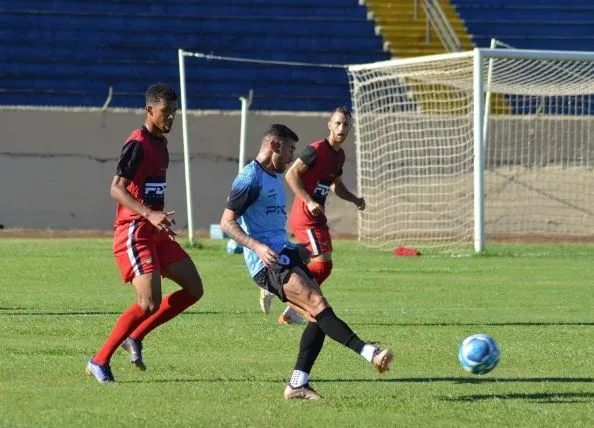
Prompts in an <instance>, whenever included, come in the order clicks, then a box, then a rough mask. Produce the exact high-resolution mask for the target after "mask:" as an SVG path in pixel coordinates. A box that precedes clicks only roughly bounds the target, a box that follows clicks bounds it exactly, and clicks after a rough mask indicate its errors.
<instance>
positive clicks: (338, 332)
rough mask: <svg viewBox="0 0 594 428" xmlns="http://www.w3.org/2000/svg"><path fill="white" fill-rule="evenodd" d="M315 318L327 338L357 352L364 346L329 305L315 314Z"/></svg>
mask: <svg viewBox="0 0 594 428" xmlns="http://www.w3.org/2000/svg"><path fill="white" fill-rule="evenodd" d="M315 318H316V321H317V322H318V326H320V328H321V329H322V331H323V332H324V333H325V334H326V335H327V336H328V337H329V338H331V339H333V340H336V341H337V342H338V343H342V344H343V345H344V346H347V347H349V348H351V349H352V350H353V351H355V352H356V353H357V354H360V353H361V351H362V350H363V346H365V342H363V341H362V340H361V339H359V337H358V336H357V335H356V334H355V333H354V332H353V330H351V328H350V327H349V326H348V325H346V323H345V322H344V321H343V320H341V319H340V318H338V317H337V316H336V314H335V313H334V311H333V310H332V308H331V307H330V306H328V307H327V308H326V309H324V310H323V311H322V312H320V313H319V314H318V315H316V317H315Z"/></svg>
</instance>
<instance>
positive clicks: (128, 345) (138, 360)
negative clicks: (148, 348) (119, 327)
mask: <svg viewBox="0 0 594 428" xmlns="http://www.w3.org/2000/svg"><path fill="white" fill-rule="evenodd" d="M122 348H124V349H125V350H126V352H128V355H130V362H131V363H132V364H134V365H135V366H136V367H138V368H139V369H140V370H142V371H145V370H146V366H145V365H144V362H143V361H142V342H139V341H137V340H134V339H132V338H131V337H128V338H127V339H126V340H124V343H122Z"/></svg>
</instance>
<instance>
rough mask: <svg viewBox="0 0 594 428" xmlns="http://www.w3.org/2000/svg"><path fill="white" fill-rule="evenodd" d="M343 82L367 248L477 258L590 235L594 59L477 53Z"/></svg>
mask: <svg viewBox="0 0 594 428" xmlns="http://www.w3.org/2000/svg"><path fill="white" fill-rule="evenodd" d="M348 73H349V78H350V82H351V95H352V102H353V109H354V113H355V123H356V126H355V137H356V143H357V173H358V177H357V180H358V187H359V189H358V190H359V193H360V194H361V195H362V196H363V197H365V200H366V203H367V208H366V210H365V211H363V212H361V213H360V214H359V219H358V236H359V242H360V243H361V244H362V245H364V246H367V247H372V248H393V247H394V246H397V245H410V246H415V247H417V248H421V249H435V250H437V251H453V252H460V251H464V249H466V248H471V247H474V250H475V251H476V252H480V251H482V250H483V249H484V248H485V242H486V239H487V238H489V239H499V238H502V239H510V238H511V239H557V240H561V239H582V238H587V237H588V236H592V234H593V233H594V149H593V147H594V142H593V141H592V137H594V120H593V119H594V116H593V115H594V52H572V51H537V50H521V49H493V48H491V49H474V50H473V51H469V52H460V53H451V54H443V55H432V56H427V57H419V58H408V59H402V60H390V61H383V62H378V63H372V64H363V65H354V66H350V67H348ZM487 95H488V96H487ZM485 99H487V100H488V103H489V104H488V106H487V107H488V108H485Z"/></svg>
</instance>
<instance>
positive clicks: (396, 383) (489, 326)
mask: <svg viewBox="0 0 594 428" xmlns="http://www.w3.org/2000/svg"><path fill="white" fill-rule="evenodd" d="M202 246H203V248H201V249H192V250H189V251H190V254H191V255H192V257H193V258H194V260H195V261H196V264H197V266H198V268H199V270H200V272H201V274H202V277H203V280H204V285H205V297H204V299H203V300H202V301H201V302H200V303H199V304H198V305H197V306H194V307H192V308H191V310H190V311H189V312H188V313H185V314H184V315H182V316H180V317H178V318H176V319H174V320H173V321H171V322H169V323H167V324H165V325H163V326H161V327H160V328H159V329H157V330H155V331H154V332H153V333H152V334H151V335H149V336H148V337H147V338H146V339H145V341H144V346H145V348H144V360H145V362H146V364H147V366H148V370H147V371H146V372H140V371H138V370H137V369H135V367H134V366H132V365H131V364H130V363H129V362H128V360H127V358H126V355H125V353H124V352H123V351H121V350H119V351H118V352H116V354H115V355H114V358H113V360H112V369H113V372H114V375H115V377H116V380H117V384H115V385H107V386H104V385H100V384H99V383H97V382H96V381H95V380H94V378H91V377H88V376H87V375H86V374H85V373H84V367H85V364H86V361H87V360H88V358H89V357H90V356H91V354H92V353H93V352H95V351H96V350H97V349H98V347H99V346H100V345H101V343H102V341H103V340H104V339H105V338H106V337H107V334H108V333H109V331H110V329H111V327H112V326H113V323H114V321H115V320H116V318H117V317H118V316H119V314H120V312H121V311H122V310H123V309H124V308H125V307H127V306H128V305H130V304H131V303H132V301H133V299H134V293H133V290H132V289H131V288H130V287H129V286H126V285H122V284H121V282H120V279H119V274H118V271H117V268H116V265H115V262H114V260H113V258H112V255H111V240H110V239H107V238H102V239H99V238H95V239H17V238H4V239H2V240H0V287H1V290H2V294H1V295H0V426H1V427H16V426H31V427H33V426H34V427H39V426H48V427H87V426H88V427H103V426H114V427H115V426H123V425H130V426H139V427H144V426H151V427H153V426H154V427H174V426H180V427H182V426H184V427H185V426H196V427H211V426H237V427H248V426H249V427H316V428H318V427H341V428H343V427H377V426H381V427H392V426H403V427H435V426H451V427H460V426H497V427H501V426H509V427H561V426H565V427H586V426H589V427H591V426H594V296H593V294H594V293H593V292H592V290H593V289H592V281H593V279H592V278H593V274H592V272H593V266H594V264H593V261H594V246H592V245H589V246H586V245H561V244H556V245H494V244H492V245H489V250H488V253H487V254H486V255H484V256H473V257H450V256H426V255H424V256H422V257H395V256H393V255H392V254H391V253H388V252H367V251H363V250H360V249H358V248H357V246H356V244H355V243H353V242H349V241H339V242H337V243H336V249H335V253H334V266H335V268H334V271H333V273H332V276H331V277H330V279H329V280H328V281H327V282H326V283H324V287H323V289H324V291H325V294H326V296H327V298H328V300H329V301H330V303H331V305H332V306H333V307H334V309H335V312H336V313H337V314H338V315H339V316H340V317H341V318H343V319H344V320H345V321H347V322H348V323H349V324H350V325H351V327H352V328H353V329H354V330H355V331H356V332H357V333H358V334H359V335H360V336H361V337H362V338H363V339H366V340H370V341H376V342H379V343H381V344H382V345H386V346H390V347H392V348H393V349H394V351H395V356H396V358H395V361H394V363H393V367H392V370H391V371H390V372H388V373H387V374H386V375H384V376H379V375H378V374H377V373H376V372H375V371H374V370H373V369H372V367H371V366H370V365H369V364H368V363H366V362H365V361H364V360H363V359H362V358H361V357H359V356H357V355H355V354H353V353H352V352H351V351H350V350H348V349H346V348H344V347H342V346H339V345H337V344H335V343H332V342H331V341H330V340H327V341H326V345H325V347H324V349H323V350H322V353H321V354H320V357H319V359H318V362H317V364H316V365H315V366H314V370H313V371H312V374H311V383H312V385H313V386H314V387H315V388H316V389H317V390H318V392H319V393H321V394H322V395H324V396H325V397H326V398H325V400H322V401H320V402H307V401H290V402H287V401H284V400H283V398H282V391H283V388H284V383H285V382H286V380H287V378H288V376H289V375H290V374H291V371H292V369H293V364H294V362H295V357H296V353H297V349H298V343H299V337H300V332H301V327H299V326H285V327H281V326H278V325H277V324H276V317H277V315H278V313H279V312H280V311H281V310H282V307H283V306H282V304H281V303H280V302H279V301H275V302H274V303H273V310H272V313H271V314H270V315H268V316H266V315H264V314H263V313H261V312H260V309H259V306H258V288H257V287H256V285H255V284H254V283H253V282H252V281H251V280H250V278H249V277H248V274H247V270H246V269H245V266H244V263H243V258H242V257H241V256H238V255H228V254H227V253H226V252H225V251H224V241H209V240H205V241H202ZM173 289H174V288H173V286H172V284H171V283H169V282H165V285H164V292H165V293H168V292H170V291H172V290H173ZM478 332H485V333H488V334H491V335H492V336H493V337H494V338H495V339H496V340H497V341H498V343H499V345H500V348H501V354H502V355H501V361H500V363H499V366H498V367H497V368H496V369H495V370H494V371H493V372H492V373H490V374H488V375H485V376H473V375H470V374H467V373H466V372H464V371H463V370H462V368H461V367H460V366H459V364H458V361H457V356H456V353H457V347H458V344H459V343H460V342H461V341H462V339H463V338H464V337H466V336H467V335H469V334H471V333H478Z"/></svg>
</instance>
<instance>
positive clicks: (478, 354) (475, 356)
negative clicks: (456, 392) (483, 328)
mask: <svg viewBox="0 0 594 428" xmlns="http://www.w3.org/2000/svg"><path fill="white" fill-rule="evenodd" d="M499 356H500V352H499V346H498V345H497V342H495V339H493V338H492V337H491V336H489V335H488V334H482V333H480V334H473V335H471V336H468V337H467V338H466V339H464V340H463V341H462V343H461V344H460V347H459V348H458V360H459V361H460V364H461V365H462V367H463V368H464V370H466V371H467V372H470V373H472V374H486V373H489V372H490V371H491V370H493V369H494V368H495V367H496V366H497V363H499Z"/></svg>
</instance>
